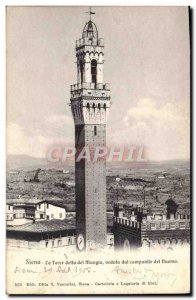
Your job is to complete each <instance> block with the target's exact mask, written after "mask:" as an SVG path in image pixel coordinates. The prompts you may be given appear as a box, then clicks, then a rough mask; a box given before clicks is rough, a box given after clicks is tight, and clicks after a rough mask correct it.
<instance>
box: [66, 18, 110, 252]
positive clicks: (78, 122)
mask: <svg viewBox="0 0 196 300" xmlns="http://www.w3.org/2000/svg"><path fill="white" fill-rule="evenodd" d="M90 17H91V13H90ZM76 58H77V84H74V85H72V86H71V110H72V114H73V118H74V123H75V146H76V149H77V155H76V160H75V180H76V191H75V199H76V244H77V249H78V250H80V251H82V250H85V249H87V250H89V249H100V248H104V247H105V245H106V239H107V221H106V210H107V206H106V160H105V158H102V159H99V160H98V161H93V159H92V158H91V159H90V160H87V159H81V160H79V161H77V158H78V153H79V151H81V149H84V147H87V148H88V149H90V153H91V154H92V153H94V151H95V148H97V147H105V146H106V121H107V115H108V112H109V107H110V89H109V85H108V84H106V83H105V84H104V83H103V63H104V43H103V39H100V38H99V37H98V31H97V27H96V25H95V24H94V23H93V22H92V21H91V18H90V20H89V22H87V23H86V24H85V26H84V30H83V33H82V38H81V39H79V40H77V41H76Z"/></svg>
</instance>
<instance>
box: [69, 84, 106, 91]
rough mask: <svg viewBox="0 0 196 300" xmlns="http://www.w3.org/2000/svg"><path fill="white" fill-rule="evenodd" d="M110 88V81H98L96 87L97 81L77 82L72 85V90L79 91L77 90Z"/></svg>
mask: <svg viewBox="0 0 196 300" xmlns="http://www.w3.org/2000/svg"><path fill="white" fill-rule="evenodd" d="M82 89H86V90H95V89H96V90H106V91H109V90H110V85H109V83H105V84H103V83H98V84H97V85H96V88H95V83H92V82H84V83H76V84H72V85H71V92H74V91H77V90H82Z"/></svg>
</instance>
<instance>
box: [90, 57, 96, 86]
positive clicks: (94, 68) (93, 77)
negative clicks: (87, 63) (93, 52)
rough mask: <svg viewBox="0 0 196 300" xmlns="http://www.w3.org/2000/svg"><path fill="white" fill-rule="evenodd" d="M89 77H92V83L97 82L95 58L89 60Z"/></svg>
mask: <svg viewBox="0 0 196 300" xmlns="http://www.w3.org/2000/svg"><path fill="white" fill-rule="evenodd" d="M91 78H92V83H94V84H95V87H96V84H97V61H96V59H93V60H92V61H91Z"/></svg>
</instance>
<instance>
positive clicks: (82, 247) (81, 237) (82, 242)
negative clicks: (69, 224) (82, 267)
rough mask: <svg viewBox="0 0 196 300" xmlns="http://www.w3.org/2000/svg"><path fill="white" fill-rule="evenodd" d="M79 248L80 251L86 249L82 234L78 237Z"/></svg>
mask: <svg viewBox="0 0 196 300" xmlns="http://www.w3.org/2000/svg"><path fill="white" fill-rule="evenodd" d="M77 246H78V249H79V250H80V251H82V250H83V249H84V237H83V235H82V234H79V235H78V237H77Z"/></svg>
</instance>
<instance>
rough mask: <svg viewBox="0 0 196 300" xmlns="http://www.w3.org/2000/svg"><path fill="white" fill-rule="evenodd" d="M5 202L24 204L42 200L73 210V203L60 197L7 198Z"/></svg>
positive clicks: (32, 203)
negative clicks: (67, 202)
mask: <svg viewBox="0 0 196 300" xmlns="http://www.w3.org/2000/svg"><path fill="white" fill-rule="evenodd" d="M6 202H7V204H9V205H14V204H26V205H37V204H40V203H43V202H47V203H49V204H52V205H55V206H58V207H62V208H65V209H66V210H67V211H75V205H74V204H70V203H69V204H66V200H61V199H45V200H44V199H37V198H27V199H25V198H17V199H7V201H6Z"/></svg>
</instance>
